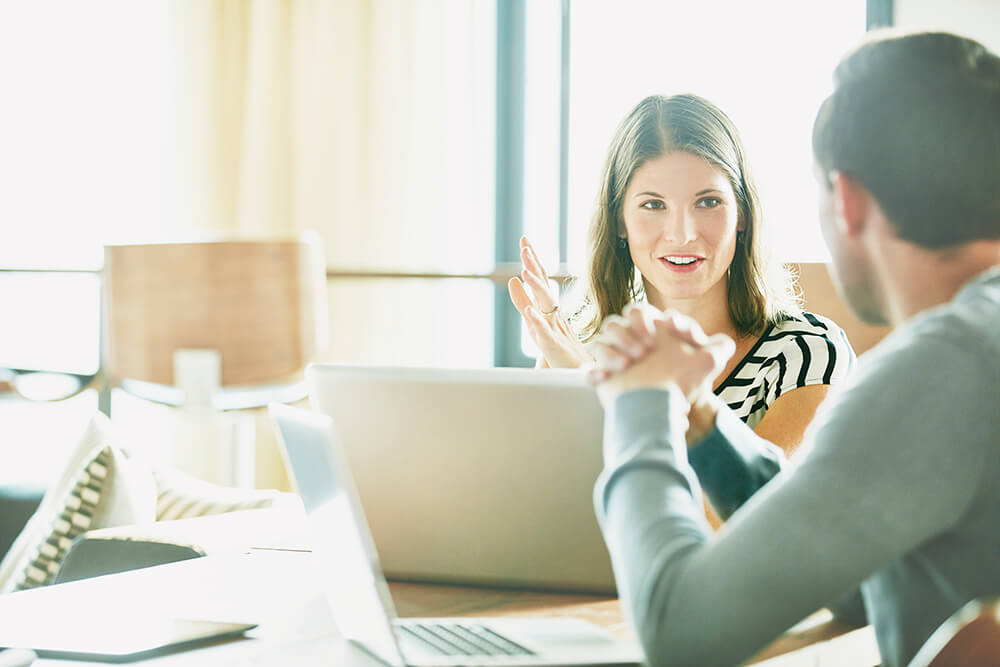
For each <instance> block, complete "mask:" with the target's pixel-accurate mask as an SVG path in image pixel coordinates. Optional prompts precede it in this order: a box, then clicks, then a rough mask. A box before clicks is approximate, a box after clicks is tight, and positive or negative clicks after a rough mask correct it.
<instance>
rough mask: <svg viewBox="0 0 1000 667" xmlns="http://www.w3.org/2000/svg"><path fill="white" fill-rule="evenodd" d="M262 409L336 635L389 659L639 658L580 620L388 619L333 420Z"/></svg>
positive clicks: (634, 649) (383, 587)
mask: <svg viewBox="0 0 1000 667" xmlns="http://www.w3.org/2000/svg"><path fill="white" fill-rule="evenodd" d="M269 412H270V415H271V418H272V420H273V421H274V424H275V427H276V430H277V434H278V440H279V444H280V446H281V448H282V452H283V454H284V456H285V457H286V462H287V463H288V465H289V470H290V471H291V473H292V477H293V483H294V485H295V487H296V489H297V490H298V493H299V494H300V495H301V496H302V501H303V504H304V506H305V509H306V512H307V513H308V516H309V523H310V531H311V536H312V538H313V551H314V553H315V554H316V555H317V557H318V559H319V567H318V568H317V569H318V571H319V572H320V576H321V577H323V581H322V582H321V586H322V588H323V590H324V591H325V593H326V596H327V599H328V601H329V604H330V609H331V611H332V613H333V617H334V621H335V622H336V624H337V629H338V630H339V631H340V633H341V635H343V636H344V638H345V639H347V640H348V641H351V642H353V643H355V644H356V645H358V646H360V647H362V648H363V649H365V650H367V651H368V652H369V653H371V654H372V655H374V656H375V657H376V658H378V659H380V660H382V661H383V662H385V663H386V664H389V665H396V666H402V665H478V664H483V665H486V664H489V665H507V664H516V665H621V664H630V665H634V664H639V663H640V661H641V659H642V653H641V649H640V648H639V646H638V644H636V643H629V642H621V641H617V640H615V639H614V638H613V637H612V636H611V635H610V634H608V633H606V632H605V631H603V630H602V629H600V628H598V627H597V626H595V625H592V624H591V623H588V622H586V621H583V620H580V619H572V618H490V619H486V618H461V619H441V618H436V619H430V618H425V619H419V618H407V619H399V618H396V614H395V609H394V606H393V603H392V598H391V596H390V594H389V588H388V585H387V583H386V580H385V578H384V576H383V574H382V570H381V568H380V566H379V558H378V555H377V553H376V551H375V545H374V543H373V542H372V538H371V533H370V532H369V531H368V525H367V522H366V521H365V516H364V513H363V511H362V509H361V503H360V501H359V498H358V496H357V491H356V489H355V487H354V480H353V477H352V475H351V471H350V470H349V467H348V463H347V460H346V457H345V455H344V452H343V450H342V448H341V446H340V441H339V439H338V436H337V433H336V431H335V430H334V421H333V420H332V419H331V418H330V417H329V416H327V415H322V414H318V413H316V412H312V411H308V410H303V409H300V408H293V407H289V406H285V405H278V404H272V405H270V406H269ZM399 502H400V504H405V503H406V498H405V497H400V498H399Z"/></svg>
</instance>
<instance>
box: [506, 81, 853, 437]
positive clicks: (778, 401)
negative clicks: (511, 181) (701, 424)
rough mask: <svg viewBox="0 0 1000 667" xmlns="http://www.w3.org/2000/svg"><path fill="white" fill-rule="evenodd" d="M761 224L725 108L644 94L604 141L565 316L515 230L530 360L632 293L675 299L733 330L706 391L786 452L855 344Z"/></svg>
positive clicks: (559, 347) (581, 333) (658, 302)
mask: <svg viewBox="0 0 1000 667" xmlns="http://www.w3.org/2000/svg"><path fill="white" fill-rule="evenodd" d="M761 224H762V221H761V213H760V205H759V202H758V194H757V190H756V187H755V185H754V180H753V178H752V177H751V175H750V172H749V169H748V167H747V163H746V154H745V150H744V148H743V145H742V143H741V141H740V138H739V135H738V133H737V131H736V128H735V126H734V125H733V123H732V121H730V120H729V118H728V117H727V116H726V115H725V114H724V113H723V112H722V111H721V110H720V109H719V108H717V107H716V106H715V105H713V104H712V103H711V102H708V101H707V100H705V99H703V98H700V97H697V96H695V95H675V96H673V97H661V96H651V97H647V98H646V99H644V100H642V102H640V103H639V104H638V106H636V107H635V109H633V110H632V112H631V113H629V115H628V116H627V117H626V118H625V120H624V121H623V122H622V124H621V126H620V127H619V128H618V131H617V133H616V134H615V137H614V140H613V141H612V144H611V148H610V150H609V152H608V158H607V162H606V165H605V169H604V175H603V179H602V186H601V192H600V198H599V201H598V205H597V211H596V213H595V214H594V217H593V220H592V222H591V226H590V234H589V246H590V248H589V249H590V265H589V285H588V291H587V294H586V296H585V299H584V305H583V306H582V307H581V308H580V309H577V310H576V311H575V312H574V313H573V316H572V317H571V318H570V320H567V318H566V317H565V316H564V313H563V312H561V311H560V309H559V308H558V307H557V302H556V300H555V298H554V297H553V295H552V294H551V293H550V292H549V289H548V277H547V275H546V272H545V269H544V268H543V267H542V264H541V263H540V262H539V260H538V257H537V255H536V254H535V251H534V249H533V248H532V246H531V244H530V243H529V242H528V241H527V239H525V238H522V239H521V261H522V263H523V265H524V266H523V271H522V272H521V275H520V277H515V278H512V279H511V280H510V281H509V283H508V288H509V290H510V296H511V300H512V301H513V303H514V305H515V307H516V308H517V309H518V311H519V312H520V313H521V315H522V316H523V317H524V319H525V322H526V324H527V327H528V331H529V332H530V334H531V336H532V337H533V339H534V341H535V343H536V344H537V346H538V348H539V350H540V351H541V355H542V356H541V358H540V359H539V365H540V366H548V367H562V368H573V367H578V366H582V365H585V364H588V363H590V361H591V355H590V353H589V352H588V350H587V346H586V341H589V340H590V338H592V337H593V336H594V334H595V333H596V332H597V330H598V328H599V327H600V325H601V322H602V321H603V320H604V319H605V318H606V317H608V316H609V315H614V314H617V313H620V312H621V311H622V309H623V308H624V307H625V306H626V305H627V304H629V303H631V302H634V301H642V300H645V301H647V302H648V303H650V304H651V305H653V306H655V307H657V308H659V309H661V310H664V309H666V308H668V307H669V308H672V309H674V310H677V311H679V312H681V313H684V314H685V315H688V316H690V317H692V318H693V319H695V320H697V321H698V323H699V324H700V325H701V328H702V329H703V330H704V331H705V332H706V333H708V334H709V335H711V334H717V333H723V334H726V335H728V336H729V337H731V338H732V339H733V340H734V341H735V342H736V353H735V354H734V355H733V356H732V358H731V359H730V360H729V362H728V364H727V365H726V367H725V368H724V369H723V370H722V372H721V373H720V374H719V375H718V376H717V377H716V378H715V379H714V381H713V387H712V389H713V392H714V395H715V396H717V397H718V399H719V400H721V401H722V402H723V403H725V404H726V405H728V406H729V408H730V409H732V411H733V412H735V413H736V415H738V416H739V417H740V418H741V419H742V420H743V421H744V422H745V423H746V424H747V425H748V426H749V427H750V428H752V429H754V431H755V432H756V433H757V434H758V435H760V436H761V437H763V438H765V439H767V440H770V441H771V442H773V443H775V444H777V445H778V446H780V447H781V448H782V449H783V450H785V451H786V452H787V453H789V454H790V453H791V452H792V451H794V449H795V448H796V447H797V446H798V445H799V443H800V442H801V441H802V436H803V433H804V431H805V428H806V426H807V425H808V424H809V422H810V421H811V420H812V418H813V416H814V414H815V412H816V409H817V407H818V406H819V404H820V402H822V400H823V398H824V397H825V396H826V393H827V390H828V389H829V386H830V385H831V384H833V383H835V382H838V381H840V380H841V379H842V378H843V377H844V376H845V375H846V374H847V371H848V369H849V367H850V366H851V365H852V363H853V359H854V352H853V350H852V349H851V346H850V344H849V343H848V341H847V337H846V335H845V334H844V332H843V331H842V330H841V329H840V327H838V326H837V325H836V324H834V323H833V322H832V321H830V320H829V319H827V318H824V317H822V316H819V315H815V314H812V313H807V312H803V311H801V310H800V309H799V308H798V306H797V304H796V299H795V297H794V294H793V291H792V288H793V281H792V277H791V276H790V275H789V274H788V272H787V271H786V270H785V269H784V268H783V267H777V266H775V267H772V266H771V265H770V264H769V263H768V261H767V255H766V253H765V248H764V247H763V244H762V234H761V231H762V230H761ZM571 321H572V324H577V323H579V328H578V329H574V327H573V326H571ZM637 344H638V342H637Z"/></svg>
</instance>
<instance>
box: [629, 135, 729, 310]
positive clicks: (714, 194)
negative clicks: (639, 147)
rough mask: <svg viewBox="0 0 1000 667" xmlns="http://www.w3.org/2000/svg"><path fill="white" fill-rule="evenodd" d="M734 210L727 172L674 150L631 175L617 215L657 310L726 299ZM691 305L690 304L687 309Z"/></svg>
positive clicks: (647, 292) (649, 161)
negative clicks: (702, 301)
mask: <svg viewBox="0 0 1000 667" xmlns="http://www.w3.org/2000/svg"><path fill="white" fill-rule="evenodd" d="M737 209H738V207H737V204H736V196H735V194H734V193H733V188H732V185H731V184H730V183H729V179H728V178H726V175H725V173H723V172H722V171H721V170H720V169H718V168H716V167H715V166H713V165H712V164H711V163H709V162H708V161H706V160H704V159H703V158H700V157H698V156H697V155H693V154H691V153H686V152H683V151H674V152H672V153H667V154H666V155H661V156H660V157H658V158H653V159H651V160H648V161H647V162H645V163H644V164H643V165H642V166H640V167H639V168H638V169H636V170H635V173H634V174H633V175H632V180H631V182H630V183H629V185H628V188H627V189H626V191H625V199H624V202H623V208H622V213H623V217H624V219H625V229H624V230H619V233H621V232H622V231H624V233H625V234H626V235H627V237H628V246H629V253H630V254H631V256H632V261H633V262H634V263H635V266H636V267H637V268H638V269H639V272H640V273H641V274H642V277H643V282H644V283H645V287H646V298H647V300H648V301H649V303H651V304H653V305H654V306H656V307H657V308H666V307H667V306H671V307H675V308H676V307H683V305H682V302H684V301H687V302H700V301H701V300H703V299H715V298H718V299H722V300H725V299H726V275H727V271H728V270H729V265H730V263H732V261H733V255H734V253H735V252H736V232H737V227H738V224H737V218H738V210H737ZM692 305H696V304H692Z"/></svg>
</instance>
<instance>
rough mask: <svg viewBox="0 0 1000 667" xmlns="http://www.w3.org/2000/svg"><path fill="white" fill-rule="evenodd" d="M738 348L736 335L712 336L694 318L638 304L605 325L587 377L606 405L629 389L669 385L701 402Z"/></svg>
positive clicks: (596, 340)
mask: <svg viewBox="0 0 1000 667" xmlns="http://www.w3.org/2000/svg"><path fill="white" fill-rule="evenodd" d="M734 350H735V344H734V343H733V340H732V339H731V338H729V337H728V336H725V335H721V334H720V335H715V336H706V335H705V332H704V331H702V329H701V327H700V326H699V325H698V323H697V322H696V321H694V320H693V319H691V318H690V317H686V316H684V315H681V314H679V313H677V312H673V311H667V312H665V313H661V312H660V311H658V310H657V309H656V308H653V307H652V306H650V305H648V304H632V305H630V306H628V307H627V308H626V309H625V312H624V314H623V315H622V316H620V317H610V318H608V319H607V320H606V321H605V322H604V324H603V325H602V326H601V333H600V334H599V335H598V336H597V338H596V339H595V341H594V346H593V351H594V356H595V358H596V361H595V364H594V366H593V367H592V368H591V369H590V370H589V371H588V374H587V377H588V379H589V380H590V382H592V383H593V384H595V385H597V389H598V395H599V396H600V397H601V400H602V402H604V403H605V404H607V403H609V402H610V401H612V400H614V398H615V397H617V396H618V395H619V394H622V393H624V392H626V391H630V390H633V389H641V388H647V387H668V386H676V387H677V388H678V389H680V391H681V392H682V393H683V394H684V396H685V397H687V399H688V400H689V401H691V402H696V401H699V399H700V398H702V397H701V394H702V392H704V391H705V389H706V386H708V384H709V383H710V382H711V380H712V378H714V377H715V376H716V375H718V373H719V371H720V370H721V369H722V368H723V366H724V365H725V362H726V360H727V359H729V357H730V356H732V354H733V351H734Z"/></svg>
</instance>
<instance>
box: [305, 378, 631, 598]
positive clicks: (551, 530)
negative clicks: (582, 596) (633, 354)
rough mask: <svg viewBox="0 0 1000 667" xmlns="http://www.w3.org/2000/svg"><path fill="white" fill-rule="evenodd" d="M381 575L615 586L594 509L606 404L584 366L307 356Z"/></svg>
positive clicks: (312, 386)
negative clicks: (336, 360) (424, 364)
mask: <svg viewBox="0 0 1000 667" xmlns="http://www.w3.org/2000/svg"><path fill="white" fill-rule="evenodd" d="M306 378H307V383H308V386H309V393H310V400H311V403H312V407H313V409H314V410H316V411H318V412H321V413H323V414H327V415H331V416H332V417H333V418H334V421H335V422H336V424H337V429H338V433H339V435H340V437H341V439H342V443H343V446H344V450H345V453H346V456H347V459H348V461H349V462H350V465H351V470H352V472H353V475H354V479H355V481H356V483H357V487H358V492H359V495H360V497H361V502H362V505H363V506H364V508H365V513H366V516H367V518H368V522H369V526H370V529H371V532H372V536H373V538H374V541H375V544H376V546H377V548H378V552H379V556H380V558H381V562H382V565H383V568H384V570H385V573H386V576H388V577H389V578H392V579H404V580H412V581H432V582H445V583H458V584H471V585H487V586H506V587H514V588H529V589H532V590H569V591H577V592H596V593H614V592H615V590H616V588H615V582H614V576H613V573H612V569H611V562H610V558H609V556H608V551H607V546H606V544H605V542H604V539H603V537H602V535H601V532H600V529H599V527H598V523H597V518H596V516H595V514H594V509H593V500H592V494H593V488H594V483H595V481H596V479H597V476H598V475H599V474H600V471H601V468H602V465H603V461H602V454H601V446H602V445H601V439H602V428H603V411H602V410H601V407H600V404H599V402H598V400H597V396H596V394H595V392H594V390H593V388H592V387H590V386H588V385H586V383H585V382H584V379H583V376H582V374H580V373H579V372H577V371H571V370H546V371H538V370H535V369H523V368H489V369H444V368H400V367H377V366H357V365H346V364H331V363H321V364H312V365H310V366H309V367H308V368H307V370H306Z"/></svg>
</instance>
